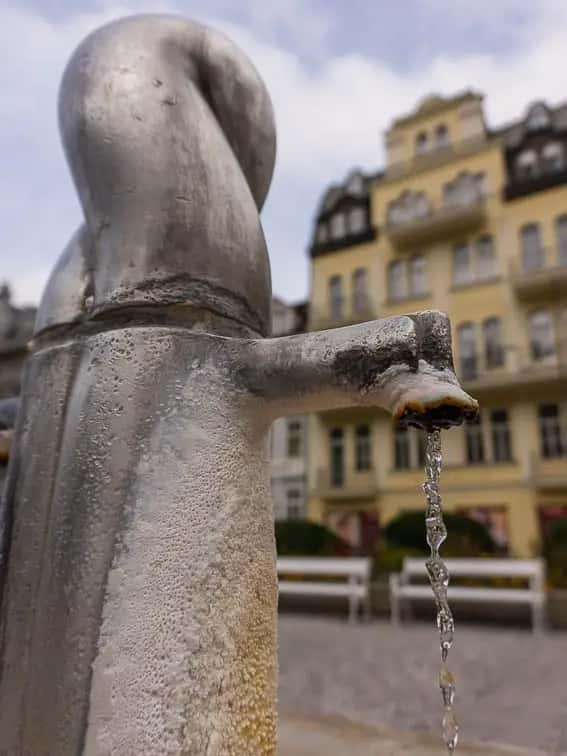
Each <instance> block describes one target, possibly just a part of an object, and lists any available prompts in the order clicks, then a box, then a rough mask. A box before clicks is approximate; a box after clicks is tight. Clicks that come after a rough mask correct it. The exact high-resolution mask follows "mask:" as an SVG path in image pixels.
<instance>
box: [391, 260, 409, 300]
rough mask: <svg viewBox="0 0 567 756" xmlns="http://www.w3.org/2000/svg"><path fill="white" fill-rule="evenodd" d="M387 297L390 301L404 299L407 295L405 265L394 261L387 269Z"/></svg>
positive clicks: (402, 262)
mask: <svg viewBox="0 0 567 756" xmlns="http://www.w3.org/2000/svg"><path fill="white" fill-rule="evenodd" d="M388 295H389V297H390V299H391V300H392V301H396V300H400V299H405V298H406V297H407V295H408V287H407V279H406V264H405V262H404V261H403V260H396V261H394V262H392V263H390V265H389V267H388Z"/></svg>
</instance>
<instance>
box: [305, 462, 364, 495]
mask: <svg viewBox="0 0 567 756" xmlns="http://www.w3.org/2000/svg"><path fill="white" fill-rule="evenodd" d="M341 473H342V474H341ZM377 492H378V481H377V478H376V473H375V471H374V470H365V471H361V472H356V471H354V470H348V471H347V470H342V471H340V470H332V469H331V468H329V467H322V468H319V470H317V478H316V482H315V489H314V490H313V491H312V493H313V495H314V496H320V497H321V498H324V499H372V498H374V497H375V496H376V494H377Z"/></svg>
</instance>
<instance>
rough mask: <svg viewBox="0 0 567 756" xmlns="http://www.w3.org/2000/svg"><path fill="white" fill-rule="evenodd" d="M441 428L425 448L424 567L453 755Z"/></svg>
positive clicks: (446, 737)
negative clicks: (434, 615)
mask: <svg viewBox="0 0 567 756" xmlns="http://www.w3.org/2000/svg"><path fill="white" fill-rule="evenodd" d="M441 461H442V457H441V431H440V430H439V429H437V428H436V429H434V430H432V431H430V432H429V433H428V434H427V445H426V449H425V483H424V484H423V492H424V493H425V498H426V500H427V505H426V509H425V528H426V534H427V543H428V545H429V548H430V549H431V553H430V555H429V558H428V559H427V561H426V563H425V566H426V568H427V572H428V574H429V580H430V582H431V587H432V589H433V595H434V597H435V604H436V606H437V627H438V629H439V640H440V645H441V669H440V673H439V687H440V688H441V695H442V697H443V707H444V712H443V724H442V732H443V740H444V742H445V745H446V746H447V750H448V752H449V753H450V754H452V753H453V752H454V751H455V748H456V747H457V740H458V738H459V725H458V723H457V719H456V717H455V712H454V710H453V701H454V698H455V681H454V678H453V675H452V674H451V672H450V671H449V668H448V666H447V657H448V655H449V649H450V648H451V645H452V644H453V634H454V631H455V623H454V621H453V614H452V612H451V608H450V607H449V602H448V601H447V588H448V586H449V571H448V569H447V567H446V565H445V563H444V562H443V560H442V559H441V557H440V555H439V548H440V546H441V544H442V543H443V541H444V540H445V538H447V529H446V527H445V523H444V522H443V510H442V507H441V493H440V490H439V476H440V474H441Z"/></svg>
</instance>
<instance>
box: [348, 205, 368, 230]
mask: <svg viewBox="0 0 567 756" xmlns="http://www.w3.org/2000/svg"><path fill="white" fill-rule="evenodd" d="M348 228H349V232H350V233H351V234H360V233H362V231H364V230H365V228H366V212H365V210H364V208H363V207H353V208H352V210H351V211H350V212H349V214H348Z"/></svg>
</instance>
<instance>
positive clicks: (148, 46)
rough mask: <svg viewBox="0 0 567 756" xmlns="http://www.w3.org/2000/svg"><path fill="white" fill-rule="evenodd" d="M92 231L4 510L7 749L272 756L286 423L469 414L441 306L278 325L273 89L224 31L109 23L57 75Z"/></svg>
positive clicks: (40, 330)
mask: <svg viewBox="0 0 567 756" xmlns="http://www.w3.org/2000/svg"><path fill="white" fill-rule="evenodd" d="M60 116H61V128H62V133H63V139H64V144H65V149H66V152H67V156H68V160H69V164H70V166H71V170H72V173H73V176H74V179H75V183H76V185H77V189H78V192H79V196H80V199H81V203H82V206H83V210H84V215H85V224H84V227H83V228H82V229H80V230H79V232H77V234H76V235H75V237H74V238H73V239H72V241H71V242H70V245H69V246H68V248H67V249H66V251H65V252H64V253H63V257H62V258H61V260H60V262H59V263H58V265H57V267H56V269H55V270H54V272H53V275H52V277H51V279H50V281H49V283H48V286H47V289H46V292H45V295H44V298H43V302H42V305H41V307H40V311H39V314H38V320H37V333H36V337H35V340H34V343H33V345H32V350H33V354H32V356H31V357H30V359H29V361H28V365H27V368H26V373H25V377H24V384H23V391H22V403H21V408H20V411H19V417H18V425H17V429H16V432H15V436H14V442H13V448H12V455H11V459H10V468H9V472H8V481H7V488H6V495H5V500H4V504H3V509H2V520H1V522H2V534H1V541H0V542H1V543H2V544H3V546H2V553H1V558H2V564H1V572H0V579H1V583H0V588H1V591H2V596H1V598H2V609H1V611H2V627H1V633H2V634H1V648H0V663H1V668H0V672H1V677H0V752H2V753H9V754H11V755H13V756H18V755H20V756H24V755H26V756H27V755H28V754H39V753H49V754H57V756H77V754H83V755H88V756H94V755H95V754H96V755H100V756H102V755H103V754H104V755H105V756H106V754H120V756H158V755H159V754H164V756H165V754H168V756H177V755H181V754H189V755H191V756H203V754H209V755H210V756H212V755H213V754H215V755H216V756H228V755H229V754H238V755H239V756H244V755H245V754H250V755H252V754H253V755H254V756H262V755H263V754H266V755H267V754H274V753H275V748H276V745H275V744H276V735H275V731H276V714H275V698H276V672H277V669H276V608H277V589H276V573H275V551H274V536H273V519H272V510H271V503H270V492H269V465H268V432H269V428H270V424H271V422H272V421H273V420H274V419H275V418H276V417H278V416H280V415H283V414H287V413H289V412H295V411H305V410H315V409H320V408H325V407H338V406H347V405H352V404H365V405H376V406H380V407H384V408H385V409H387V410H388V411H390V412H392V413H394V414H396V415H397V416H399V417H404V418H406V419H407V420H408V422H413V423H417V424H425V425H427V424H431V423H433V422H434V423H435V424H451V423H454V422H460V420H462V418H463V416H464V415H465V414H466V413H472V412H474V411H475V408H476V403H475V402H474V400H472V399H471V398H470V397H468V396H467V395H466V394H465V393H464V392H463V391H462V389H461V388H460V387H459V385H458V383H457V380H456V378H455V375H454V372H453V370H452V361H451V348H450V337H449V327H448V322H447V319H446V317H445V316H444V315H443V314H441V313H418V314H415V315H411V316H404V317H396V318H390V319H387V320H384V321H377V322H374V323H366V324H363V325H360V326H353V327H350V328H343V329H338V330H336V331H327V332H322V333H313V334H305V335H300V336H294V337H289V338H283V339H270V338H264V337H265V336H266V335H267V334H268V332H269V304H270V296H271V291H270V277H269V267H268V259H267V255H266V249H265V244H264V239H263V234H262V230H261V226H260V221H259V218H258V211H259V208H260V207H261V205H262V202H263V201H264V198H265V195H266V192H267V190H268V185H269V182H270V177H271V173H272V168H273V161H274V144H275V138H274V126H273V116H272V109H271V106H270V102H269V98H268V95H267V93H266V90H265V88H264V86H263V84H262V83H261V81H260V79H259V78H258V75H257V74H256V72H255V71H254V69H253V67H252V66H251V64H250V63H249V61H248V60H247V59H246V58H245V57H244V56H243V55H242V53H240V52H239V51H238V50H237V49H236V48H235V47H234V46H233V45H232V43H230V42H229V41H228V40H227V39H226V38H225V37H223V36H222V35H220V34H217V33H216V32H214V31H212V30H210V29H207V28H205V27H202V26H200V25H198V24H195V23H192V22H189V21H186V20H182V19H178V18H171V17H167V16H142V17H133V18H128V19H125V20H122V21H119V22H116V23H113V24H110V25H108V26H106V27H104V28H102V29H100V30H98V31H97V32H95V33H94V34H92V35H91V36H90V37H88V38H87V39H86V40H85V42H83V44H82V45H81V46H80V47H79V48H78V50H77V52H76V53H75V54H74V56H73V57H72V59H71V61H70V63H69V66H68V68H67V70H66V72H65V76H64V79H63V85H62V90H61V100H60Z"/></svg>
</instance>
